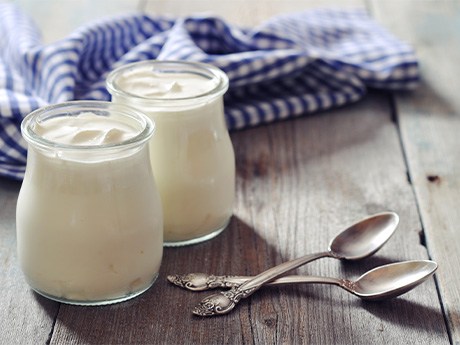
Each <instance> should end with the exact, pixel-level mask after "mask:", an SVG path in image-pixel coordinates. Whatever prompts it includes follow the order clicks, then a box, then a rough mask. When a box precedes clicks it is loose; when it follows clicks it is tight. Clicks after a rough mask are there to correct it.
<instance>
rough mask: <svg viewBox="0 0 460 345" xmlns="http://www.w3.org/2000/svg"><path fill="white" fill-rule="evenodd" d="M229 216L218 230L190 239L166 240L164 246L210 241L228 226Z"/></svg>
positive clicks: (179, 245) (181, 245)
mask: <svg viewBox="0 0 460 345" xmlns="http://www.w3.org/2000/svg"><path fill="white" fill-rule="evenodd" d="M230 219H231V218H229V219H228V220H227V221H226V222H225V223H224V225H223V226H222V227H220V228H218V229H217V230H214V231H213V232H211V233H209V234H206V235H203V236H200V237H195V238H191V239H189V240H183V241H164V242H163V247H184V246H190V245H192V244H198V243H201V242H205V241H209V240H210V239H213V238H214V237H216V236H217V235H219V234H220V233H221V232H222V231H224V230H225V228H226V227H227V226H228V224H229V223H230Z"/></svg>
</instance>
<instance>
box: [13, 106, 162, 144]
mask: <svg viewBox="0 0 460 345" xmlns="http://www.w3.org/2000/svg"><path fill="white" fill-rule="evenodd" d="M101 111H106V112H109V113H110V112H112V113H117V114H120V115H123V116H128V117H130V118H131V119H134V120H135V121H137V122H138V123H139V124H140V125H141V126H140V127H141V129H140V131H139V132H138V133H137V134H136V135H134V136H133V137H131V138H129V139H126V140H123V141H120V142H116V143H109V144H99V145H77V144H64V143H60V142H57V141H53V140H49V139H45V138H43V137H42V136H41V135H39V134H37V133H36V132H35V131H34V124H35V123H36V121H37V119H38V118H40V117H41V116H43V115H44V114H49V115H50V116H53V115H54V116H66V115H67V116H72V114H75V115H78V114H81V113H83V112H99V113H100V112H101ZM154 131H155V122H154V121H153V120H151V119H150V118H149V117H148V116H147V115H145V114H144V113H143V112H141V111H139V110H137V109H135V108H133V107H131V106H128V105H124V104H118V103H112V102H106V101H83V100H77V101H68V102H63V103H56V104H52V105H48V106H44V107H41V108H38V109H36V110H34V111H32V112H31V113H30V114H28V115H27V116H26V117H25V118H24V119H23V120H22V122H21V133H22V136H23V138H24V139H25V140H26V141H27V142H28V143H30V144H33V145H35V146H38V147H40V148H45V149H60V150H66V151H67V150H69V151H70V150H97V151H100V150H111V149H117V148H123V149H125V148H126V149H129V148H133V147H137V146H139V145H141V144H142V143H144V142H146V141H148V140H149V139H150V138H151V137H152V135H153V133H154Z"/></svg>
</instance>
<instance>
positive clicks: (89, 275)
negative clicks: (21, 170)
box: [16, 101, 163, 305]
mask: <svg viewBox="0 0 460 345" xmlns="http://www.w3.org/2000/svg"><path fill="white" fill-rule="evenodd" d="M21 129H22V134H23V137H24V138H25V140H26V141H27V142H28V156H27V167H26V173H25V177H24V181H23V184H22V187H21V190H20V193H19V198H18V203H17V212H16V226H17V248H18V258H19V262H20V265H21V268H22V270H23V272H24V275H25V277H26V279H27V282H28V283H29V285H30V286H31V287H32V289H34V290H35V291H36V292H38V293H39V294H41V295H44V296H46V297H48V298H50V299H53V300H57V301H60V302H64V303H69V304H80V305H102V304H110V303H115V302H121V301H124V300H127V299H130V298H132V297H135V296H137V295H139V294H140V293H142V292H144V291H146V290H147V289H148V288H149V287H150V286H151V285H152V284H153V282H154V281H155V279H156V277H157V275H158V272H159V268H160V263H161V259H162V254H163V219H162V210H161V202H160V197H159V194H158V191H157V188H156V186H155V182H154V179H153V174H152V169H151V165H150V161H149V153H148V150H149V149H148V145H147V142H148V140H149V139H150V138H151V136H152V135H153V132H154V124H153V122H152V121H151V120H150V119H149V118H148V117H147V116H145V115H143V114H142V113H141V112H139V111H138V110H136V109H132V108H129V107H127V106H123V105H117V104H113V103H110V102H95V101H75V102H68V103H62V104H57V105H52V106H49V107H45V108H42V109H39V110H36V111H34V112H32V113H31V114H29V115H28V116H27V117H26V118H25V119H24V121H23V122H22V127H21Z"/></svg>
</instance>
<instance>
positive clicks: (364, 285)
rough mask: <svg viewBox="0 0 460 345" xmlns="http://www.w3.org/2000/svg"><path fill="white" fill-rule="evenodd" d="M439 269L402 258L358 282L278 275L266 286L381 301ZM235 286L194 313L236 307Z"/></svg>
mask: <svg viewBox="0 0 460 345" xmlns="http://www.w3.org/2000/svg"><path fill="white" fill-rule="evenodd" d="M437 268H438V265H437V264H436V262H434V261H429V260H414V261H403V262H397V263H393V264H388V265H384V266H379V267H376V268H374V269H372V270H370V271H368V272H366V273H364V274H363V275H362V276H361V277H359V278H358V279H357V280H355V281H351V280H347V279H337V278H327V277H309V276H288V277H282V278H278V279H276V280H274V281H272V282H271V283H269V284H267V285H282V284H294V283H307V284H314V283H316V284H332V285H337V286H340V287H341V288H343V289H344V290H346V291H348V292H350V293H352V294H354V295H355V296H358V297H360V298H362V299H364V300H371V301H378V300H383V299H388V298H393V297H396V296H399V295H402V294H404V293H406V292H407V291H409V290H412V289H413V288H415V287H416V286H417V285H419V284H421V283H423V282H424V281H425V280H427V279H428V278H429V277H431V276H432V275H433V273H434V272H435V271H436V269H437ZM248 278H250V277H248ZM245 281H246V280H245V278H243V277H241V278H240V279H239V282H241V283H244V282H245ZM235 282H236V281H235ZM234 289H235V288H232V289H231V290H229V291H226V292H224V293H222V294H217V295H212V296H210V297H208V298H205V299H204V300H203V301H202V302H201V304H200V305H199V306H197V307H196V308H195V309H194V310H193V313H194V314H196V315H199V316H212V315H220V314H226V313H228V312H229V311H231V310H232V309H233V307H234V304H232V302H233V301H232V298H233V297H234V296H235V294H234Z"/></svg>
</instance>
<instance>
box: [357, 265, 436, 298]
mask: <svg viewBox="0 0 460 345" xmlns="http://www.w3.org/2000/svg"><path fill="white" fill-rule="evenodd" d="M437 268H438V265H437V264H436V262H434V261H429V260H414V261H404V262H397V263H393V264H389V265H384V266H380V267H377V268H374V269H373V270H370V271H369V272H366V273H364V274H363V275H362V276H361V277H359V278H358V279H357V280H356V282H355V283H354V284H353V291H350V292H352V293H354V294H355V295H356V296H358V297H361V298H362V299H366V300H381V299H385V298H393V297H397V296H399V295H402V294H404V293H406V292H407V291H409V290H411V289H413V288H414V287H416V286H417V285H419V284H421V283H423V282H424V281H425V280H427V279H428V278H429V277H431V276H432V275H433V274H434V272H435V271H436V269H437Z"/></svg>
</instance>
